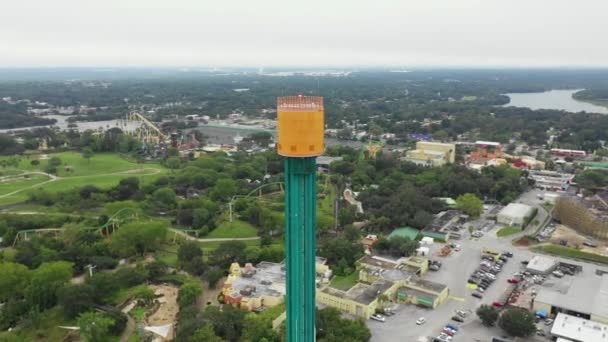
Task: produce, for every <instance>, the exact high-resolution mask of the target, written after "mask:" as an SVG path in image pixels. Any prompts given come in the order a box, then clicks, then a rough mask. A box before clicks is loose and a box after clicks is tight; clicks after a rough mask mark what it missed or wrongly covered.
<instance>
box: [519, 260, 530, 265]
mask: <svg viewBox="0 0 608 342" xmlns="http://www.w3.org/2000/svg"><path fill="white" fill-rule="evenodd" d="M528 263H529V261H528V260H524V261H522V262H521V264H522V265H527V264H528Z"/></svg>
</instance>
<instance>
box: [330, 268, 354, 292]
mask: <svg viewBox="0 0 608 342" xmlns="http://www.w3.org/2000/svg"><path fill="white" fill-rule="evenodd" d="M358 275H359V272H357V271H355V272H353V273H351V274H349V275H347V276H339V275H337V276H334V278H333V279H332V280H331V283H330V284H329V286H331V287H333V288H334V289H338V290H342V291H347V290H348V289H350V288H351V287H353V286H355V284H357V278H358Z"/></svg>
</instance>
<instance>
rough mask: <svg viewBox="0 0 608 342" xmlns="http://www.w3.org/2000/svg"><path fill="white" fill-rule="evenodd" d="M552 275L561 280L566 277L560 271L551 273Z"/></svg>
mask: <svg viewBox="0 0 608 342" xmlns="http://www.w3.org/2000/svg"><path fill="white" fill-rule="evenodd" d="M551 274H553V275H554V276H556V277H557V278H561V277H563V276H564V274H563V273H562V272H560V271H553V273H551Z"/></svg>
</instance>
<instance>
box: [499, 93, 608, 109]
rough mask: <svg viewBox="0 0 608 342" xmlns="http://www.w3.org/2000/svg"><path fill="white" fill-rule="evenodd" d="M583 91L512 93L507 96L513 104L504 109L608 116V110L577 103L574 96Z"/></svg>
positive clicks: (510, 103) (508, 104)
mask: <svg viewBox="0 0 608 342" xmlns="http://www.w3.org/2000/svg"><path fill="white" fill-rule="evenodd" d="M581 90H582V89H569V90H550V91H546V92H544V93H510V94H505V95H506V96H508V97H509V98H510V99H511V102H509V103H507V104H506V105H504V107H528V108H530V109H558V110H565V111H568V112H573V113H578V112H582V111H585V112H587V113H601V114H608V108H606V107H602V106H597V105H594V104H591V103H587V102H581V101H577V100H575V99H574V98H573V97H572V94H574V93H576V92H578V91H581Z"/></svg>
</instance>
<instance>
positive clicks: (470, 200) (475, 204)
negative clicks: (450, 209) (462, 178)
mask: <svg viewBox="0 0 608 342" xmlns="http://www.w3.org/2000/svg"><path fill="white" fill-rule="evenodd" d="M456 208H458V209H460V210H462V211H464V212H465V213H467V214H468V215H470V216H471V217H472V218H478V217H479V215H481V212H482V211H483V202H482V201H481V200H480V199H479V198H478V197H477V196H475V195H474V194H471V193H467V194H464V195H460V196H458V198H456Z"/></svg>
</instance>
